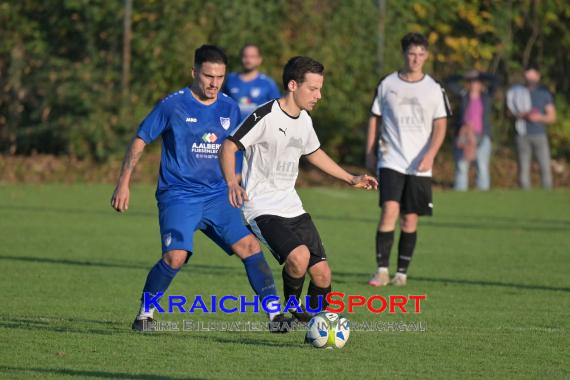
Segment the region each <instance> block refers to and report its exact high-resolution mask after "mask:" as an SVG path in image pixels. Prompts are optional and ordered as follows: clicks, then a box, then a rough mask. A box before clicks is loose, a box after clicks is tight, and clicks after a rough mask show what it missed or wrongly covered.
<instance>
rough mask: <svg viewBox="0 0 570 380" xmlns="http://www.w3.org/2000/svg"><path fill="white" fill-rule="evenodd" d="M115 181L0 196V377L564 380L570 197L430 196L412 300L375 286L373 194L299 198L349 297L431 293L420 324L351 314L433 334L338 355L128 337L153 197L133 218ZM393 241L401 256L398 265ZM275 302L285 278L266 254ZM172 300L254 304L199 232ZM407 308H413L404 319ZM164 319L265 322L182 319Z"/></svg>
mask: <svg viewBox="0 0 570 380" xmlns="http://www.w3.org/2000/svg"><path fill="white" fill-rule="evenodd" d="M111 192H112V187H111V186H107V185H43V186H17V185H4V186H1V187H0V241H1V243H2V244H1V245H0V305H1V306H2V307H1V308H0V377H5V378H11V379H14V378H21V379H29V378H107V379H111V378H112V379H154V378H165V379H182V378H200V379H214V378H267V379H277V378H284V379H297V378H313V379H315V378H322V377H330V376H333V377H335V378H349V377H350V378H352V379H361V378H369V379H370V378H394V377H396V378H404V377H406V378H459V377H468V378H473V377H479V378H487V377H491V378H516V379H520V378H569V377H570V331H569V328H570V275H569V270H570V216H569V215H570V192H569V191H568V190H558V191H553V192H541V191H534V192H517V191H492V192H489V193H452V192H436V194H435V197H434V198H435V199H434V204H435V216H434V217H433V218H423V219H422V220H421V222H420V229H419V234H418V246H417V249H416V254H415V257H414V261H413V263H412V266H411V269H410V276H409V285H408V286H407V287H406V288H393V287H388V288H382V289H373V288H370V287H368V286H367V285H366V282H367V280H368V278H369V275H370V274H371V273H372V272H373V271H374V266H375V258H374V231H375V228H376V223H377V218H378V215H379V210H378V208H377V206H376V204H377V195H376V194H375V193H371V192H370V193H366V192H362V191H353V190H350V189H346V190H338V189H324V188H316V189H307V190H302V191H301V196H302V198H303V201H304V203H305V207H306V209H307V210H308V211H309V212H310V213H311V214H312V215H313V218H314V220H315V222H316V224H317V227H318V228H319V230H320V232H321V236H322V238H323V241H324V244H325V247H326V249H327V254H328V256H329V260H330V264H331V267H332V269H333V290H335V291H342V292H344V293H346V294H361V295H364V296H366V297H368V296H371V295H373V294H380V295H383V296H387V295H390V294H403V295H408V294H426V295H427V300H426V301H423V302H422V309H421V311H422V312H421V314H413V313H410V314H401V313H396V314H387V313H382V314H380V315H375V314H372V313H370V312H368V311H367V310H365V309H364V308H358V309H357V311H356V313H354V314H347V313H344V314H345V316H347V317H348V318H349V319H350V320H352V321H353V322H377V321H383V322H399V321H404V322H406V323H409V322H425V323H427V331H424V332H422V331H417V332H399V331H387V332H386V331H384V332H353V334H352V336H351V338H350V340H349V342H348V344H347V346H346V347H345V348H343V349H342V350H334V351H330V350H318V349H314V348H311V347H308V346H306V345H304V344H303V333H302V332H294V333H290V334H285V335H273V334H269V333H267V332H205V331H202V332H196V331H192V332H191V331H186V332H182V331H181V332H160V333H156V334H152V335H141V334H136V333H133V332H132V331H131V330H130V324H131V322H132V319H133V318H134V315H135V313H136V311H137V307H138V297H139V294H140V291H141V288H142V285H143V283H144V280H145V277H146V274H147V271H148V269H149V268H150V267H151V266H152V265H153V264H154V262H155V261H156V260H157V259H158V257H159V252H160V240H159V233H158V221H157V211H156V207H155V202H154V194H153V193H154V189H153V187H152V186H135V187H134V188H133V189H132V192H131V194H132V203H131V206H130V210H129V211H128V213H126V214H122V215H121V214H117V213H116V212H114V211H113V210H112V209H111V208H110V206H109V199H110V196H111ZM396 247H397V243H396V244H395V247H394V249H393V251H392V267H394V265H395V264H396V260H397V252H396ZM266 257H267V259H268V261H269V263H270V265H271V267H272V269H273V270H274V275H275V278H276V282H277V286H278V288H279V290H280V292H281V288H282V285H281V275H280V267H279V266H278V265H277V263H276V262H275V260H274V259H273V258H272V257H271V255H270V254H267V253H266ZM168 294H177V295H185V296H186V297H187V298H188V299H191V298H193V297H194V295H198V294H199V295H202V296H209V295H213V294H216V295H219V296H222V295H225V294H233V295H240V294H247V295H250V294H251V290H250V288H249V284H248V281H247V278H246V276H245V272H244V270H243V266H242V264H241V263H240V262H239V260H238V259H236V258H235V257H227V256H226V255H225V254H224V253H223V252H222V251H221V250H220V249H218V248H217V247H216V246H215V245H213V244H212V243H210V242H209V241H208V240H207V239H206V238H205V237H204V236H203V235H201V234H199V233H198V234H197V243H196V253H195V255H194V257H193V258H192V259H191V260H190V264H189V265H188V266H186V267H185V268H184V269H183V270H182V271H181V272H180V274H179V275H178V276H177V278H176V279H175V281H174V283H173V285H172V286H171V288H170V289H169V292H168ZM410 310H411V308H410ZM159 318H160V320H163V321H182V320H183V319H192V320H194V321H203V322H209V321H228V322H232V321H265V317H264V316H263V315H260V314H259V315H258V314H253V313H248V314H232V315H226V314H220V313H218V314H202V313H197V314H189V315H182V314H172V315H160V316H159Z"/></svg>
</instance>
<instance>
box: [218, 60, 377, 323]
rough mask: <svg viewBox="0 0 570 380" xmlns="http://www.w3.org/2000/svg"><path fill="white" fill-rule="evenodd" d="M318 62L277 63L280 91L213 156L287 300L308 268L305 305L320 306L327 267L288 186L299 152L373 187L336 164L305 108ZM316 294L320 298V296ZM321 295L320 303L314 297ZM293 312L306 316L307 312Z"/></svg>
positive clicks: (314, 88) (315, 95) (319, 79)
mask: <svg viewBox="0 0 570 380" xmlns="http://www.w3.org/2000/svg"><path fill="white" fill-rule="evenodd" d="M323 73H324V67H323V65H322V64H320V63H319V62H317V61H315V60H313V59H311V58H308V57H293V58H291V59H290V60H289V62H287V64H286V65H285V68H284V69H283V86H284V88H285V91H286V95H284V96H283V97H282V98H280V99H278V100H273V101H270V102H268V103H266V104H264V105H262V106H261V107H259V108H258V109H256V110H255V111H254V112H253V113H252V114H251V115H250V116H249V117H248V118H247V119H246V120H245V121H244V122H243V123H242V125H241V126H240V127H239V128H238V129H237V130H236V131H235V132H234V134H233V136H230V137H229V138H228V140H226V141H225V142H224V143H223V144H222V147H221V148H220V152H219V155H220V163H221V165H222V170H223V173H224V178H225V179H226V181H227V183H228V189H229V198H230V203H231V204H232V205H233V206H234V207H241V206H242V205H243V208H242V213H243V216H244V218H245V219H246V221H247V222H248V223H249V225H250V226H251V228H252V230H253V231H254V232H255V233H256V235H257V236H258V237H259V238H260V239H262V240H263V241H264V242H265V243H266V244H267V246H268V247H269V248H270V249H271V252H272V253H273V255H274V256H275V258H276V259H277V260H278V261H279V263H280V264H285V265H284V267H283V285H284V293H285V299H286V301H287V300H289V299H290V297H291V296H294V297H295V298H296V299H297V300H299V297H300V295H301V292H302V289H303V282H304V279H305V274H306V273H307V271H308V272H309V275H310V276H311V283H310V284H309V288H308V292H307V293H308V295H309V306H310V308H311V309H313V310H315V309H318V307H319V303H321V302H322V304H321V307H322V309H324V308H326V306H327V304H326V301H325V297H326V295H327V294H328V293H329V292H330V291H331V271H330V268H329V265H328V263H327V261H326V254H325V251H324V248H323V244H322V242H321V238H320V237H319V233H318V231H317V229H316V228H315V225H314V224H313V222H312V220H311V217H310V215H309V214H308V213H306V212H305V210H304V209H303V205H302V203H301V200H300V198H299V196H298V195H297V192H296V191H295V181H296V179H297V174H298V171H299V159H300V158H301V156H305V157H306V158H307V160H308V161H309V162H310V163H311V164H313V165H315V166H316V167H318V168H319V169H321V170H323V171H324V172H325V173H327V174H329V175H331V176H333V177H335V178H338V179H340V180H342V181H344V182H346V183H347V184H349V185H351V186H353V187H357V188H365V189H372V188H377V186H378V183H377V181H376V180H375V179H374V178H372V177H369V176H367V175H362V176H355V175H352V174H350V173H347V172H346V171H345V170H344V169H342V168H341V167H340V166H338V165H337V164H336V163H335V162H334V161H333V160H332V159H331V158H330V157H329V156H328V155H327V154H326V153H325V152H324V151H323V150H322V149H320V143H319V140H318V138H317V135H316V133H315V131H314V129H313V123H312V120H311V117H310V116H309V114H308V112H307V111H310V110H312V109H313V107H315V105H316V104H317V102H318V101H319V100H320V99H321V88H322V86H323V80H324V77H323ZM238 149H241V150H245V155H244V163H243V169H242V181H243V187H244V188H245V189H244V188H242V187H241V186H240V184H239V183H238V178H237V176H236V174H235V153H236V151H237V150H238ZM319 296H321V297H319ZM319 298H321V302H319ZM292 313H293V314H294V315H295V316H296V317H297V318H298V319H299V320H301V321H303V322H305V321H308V319H309V318H310V316H311V315H310V314H309V313H306V312H304V311H303V312H293V311H292Z"/></svg>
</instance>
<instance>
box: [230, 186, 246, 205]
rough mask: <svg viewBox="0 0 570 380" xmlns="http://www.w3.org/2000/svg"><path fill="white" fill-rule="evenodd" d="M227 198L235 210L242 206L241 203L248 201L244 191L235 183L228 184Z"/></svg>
mask: <svg viewBox="0 0 570 380" xmlns="http://www.w3.org/2000/svg"><path fill="white" fill-rule="evenodd" d="M228 197H229V200H230V204H231V205H232V206H233V207H236V208H240V207H241V206H242V205H243V202H245V201H248V200H249V198H248V197H247V193H246V192H245V189H244V188H243V187H241V186H240V185H239V184H238V183H237V182H236V183H233V184H228Z"/></svg>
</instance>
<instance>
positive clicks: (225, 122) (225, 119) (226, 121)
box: [220, 117, 231, 130]
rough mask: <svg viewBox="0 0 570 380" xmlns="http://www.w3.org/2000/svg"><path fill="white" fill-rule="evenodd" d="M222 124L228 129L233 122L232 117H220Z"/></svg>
mask: <svg viewBox="0 0 570 380" xmlns="http://www.w3.org/2000/svg"><path fill="white" fill-rule="evenodd" d="M220 124H221V125H222V128H224V129H226V130H227V129H228V128H229V127H230V124H231V121H230V118H229V117H220Z"/></svg>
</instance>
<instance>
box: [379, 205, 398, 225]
mask: <svg viewBox="0 0 570 380" xmlns="http://www.w3.org/2000/svg"><path fill="white" fill-rule="evenodd" d="M399 214H400V205H399V204H398V203H397V202H392V201H388V202H385V203H384V204H383V205H382V215H381V216H380V227H382V229H383V230H385V229H386V228H389V229H393V228H394V227H395V226H396V221H397V220H398V215H399Z"/></svg>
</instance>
